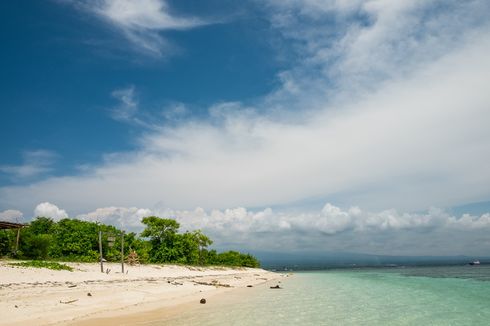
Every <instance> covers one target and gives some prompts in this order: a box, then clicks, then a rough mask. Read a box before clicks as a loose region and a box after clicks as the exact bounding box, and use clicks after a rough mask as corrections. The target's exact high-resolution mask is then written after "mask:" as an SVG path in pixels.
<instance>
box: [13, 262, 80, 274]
mask: <svg viewBox="0 0 490 326" xmlns="http://www.w3.org/2000/svg"><path fill="white" fill-rule="evenodd" d="M9 265H12V266H21V267H35V268H48V269H53V270H56V271H61V270H66V271H70V272H72V271H73V268H71V267H70V266H68V265H65V264H60V263H57V262H54V261H43V260H30V261H24V262H21V263H10V264H9Z"/></svg>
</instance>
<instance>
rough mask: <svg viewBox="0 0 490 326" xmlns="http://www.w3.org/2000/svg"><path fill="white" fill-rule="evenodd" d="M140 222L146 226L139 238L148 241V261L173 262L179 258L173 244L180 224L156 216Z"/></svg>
mask: <svg viewBox="0 0 490 326" xmlns="http://www.w3.org/2000/svg"><path fill="white" fill-rule="evenodd" d="M141 222H142V223H143V224H145V225H146V228H145V229H144V230H143V232H141V236H142V237H144V238H149V239H150V244H151V249H150V261H152V262H170V261H175V260H176V259H177V258H178V257H179V248H176V246H175V242H176V240H177V236H176V234H177V231H178V230H179V227H180V224H179V223H178V222H177V221H176V220H173V219H167V218H160V217H157V216H148V217H145V218H143V220H142V221H141Z"/></svg>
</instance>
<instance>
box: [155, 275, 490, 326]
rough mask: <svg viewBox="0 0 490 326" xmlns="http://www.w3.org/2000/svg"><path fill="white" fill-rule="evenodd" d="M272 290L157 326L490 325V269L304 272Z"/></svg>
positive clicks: (237, 294)
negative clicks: (279, 287) (280, 287)
mask: <svg viewBox="0 0 490 326" xmlns="http://www.w3.org/2000/svg"><path fill="white" fill-rule="evenodd" d="M269 285H270V284H268V285H267V286H265V285H264V286H259V287H255V288H250V289H240V290H237V291H232V292H230V293H229V294H226V295H224V296H221V297H219V298H216V300H215V301H214V299H211V300H210V301H209V302H208V304H206V305H202V306H200V307H199V308H197V309H192V310H189V311H188V312H183V313H181V314H179V315H178V316H174V317H173V318H171V319H170V320H168V319H167V320H165V321H161V322H158V323H153V325H490V266H474V267H472V266H441V267H407V268H376V269H342V270H329V271H321V272H300V273H295V274H294V275H293V276H291V277H288V278H285V279H282V280H281V286H282V287H283V289H280V290H272V289H270V288H269ZM246 291H250V292H251V293H246Z"/></svg>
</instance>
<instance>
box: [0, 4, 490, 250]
mask: <svg viewBox="0 0 490 326" xmlns="http://www.w3.org/2000/svg"><path fill="white" fill-rule="evenodd" d="M97 3H98V6H97V7H95V11H96V12H97V14H99V15H101V16H103V17H104V19H106V20H107V21H108V22H109V23H110V24H112V25H114V26H116V27H117V28H118V29H119V30H121V31H122V32H123V34H124V35H125V36H126V37H127V39H128V40H129V41H130V42H131V43H132V44H133V45H135V46H138V47H141V48H143V49H146V50H147V51H150V52H153V53H156V54H157V55H161V54H162V53H163V52H162V51H164V49H165V47H164V46H163V43H164V41H165V39H164V38H162V36H161V35H160V34H159V31H164V30H167V29H187V28H192V27H197V26H200V24H201V23H202V22H200V21H199V20H197V19H192V18H190V19H187V18H186V19H181V18H175V17H173V16H169V15H170V14H169V12H170V11H168V10H167V9H168V7H167V6H166V4H167V2H165V1H157V0H147V1H142V2H141V3H139V4H136V3H135V2H131V3H130V2H128V1H123V0H118V1H116V0H113V1H100V2H97ZM262 10H263V14H264V15H265V16H266V17H267V19H268V22H269V24H270V28H271V29H273V30H274V31H275V32H277V34H278V35H280V37H279V38H280V39H281V42H279V43H281V44H280V45H275V46H277V53H278V56H280V55H281V54H282V53H281V52H282V51H283V50H284V49H285V48H286V47H287V50H288V51H287V52H288V56H287V57H286V58H282V60H286V61H287V62H288V65H287V67H286V68H284V69H283V70H282V71H281V72H279V73H278V74H277V76H276V79H277V82H278V86H277V87H275V88H274V89H273V90H272V91H271V92H269V93H268V94H266V95H265V96H262V97H260V98H257V99H254V100H247V99H237V101H233V102H230V101H220V100H219V99H217V100H216V101H215V103H214V104H212V105H210V106H209V107H207V108H206V109H207V110H206V111H207V114H206V115H205V116H204V117H203V116H202V115H201V116H192V115H190V116H188V117H187V116H186V119H182V120H178V121H174V122H172V123H166V122H165V120H164V119H163V118H162V117H163V114H162V116H161V117H158V116H152V115H149V114H146V112H145V111H146V109H145V107H144V104H141V102H140V101H139V100H138V97H137V94H140V90H139V89H138V85H137V84H134V85H131V86H129V87H122V88H118V89H114V90H113V91H112V92H111V93H110V94H108V97H111V96H112V97H113V98H114V100H115V101H116V102H117V104H116V105H114V106H113V109H111V110H110V117H111V118H113V119H115V120H117V121H119V122H122V123H128V124H130V125H133V126H139V127H140V128H141V131H140V133H138V134H136V135H135V136H134V138H133V139H132V141H133V142H134V143H135V144H136V146H135V147H136V149H134V150H132V151H122V152H114V153H106V155H105V157H104V161H103V163H101V164H96V165H91V166H90V167H88V168H85V169H84V170H83V172H82V173H78V174H71V175H66V176H57V177H46V178H44V179H43V180H41V181H36V182H32V183H29V184H27V185H26V184H18V185H15V184H14V185H7V186H3V187H1V188H0V209H4V210H8V209H9V210H18V211H19V212H23V213H24V214H26V212H29V211H30V210H32V207H35V205H37V204H38V203H46V202H51V203H57V205H60V207H63V208H64V209H66V210H67V211H68V212H73V214H74V216H80V218H83V219H89V220H93V219H96V218H100V217H104V216H107V220H108V221H112V222H114V223H116V222H117V223H120V225H121V226H123V227H128V228H133V227H136V225H137V224H138V223H139V219H140V218H141V217H142V216H143V215H145V214H148V213H150V212H153V213H155V214H156V213H162V214H164V215H166V216H175V217H176V218H178V219H179V220H181V221H182V223H183V225H185V226H186V227H187V225H189V227H193V228H203V229H204V230H209V232H210V233H211V235H213V236H215V237H218V238H219V239H220V241H221V243H230V244H233V242H234V241H238V242H237V245H239V244H243V243H246V239H253V241H254V242H255V243H256V246H262V245H264V246H265V245H267V246H274V245H276V246H277V247H278V248H293V249H294V248H297V249H300V248H309V247H312V248H313V247H314V246H315V245H317V246H319V245H324V246H325V247H326V248H335V249H337V250H351V249H353V248H366V250H369V251H370V252H377V250H378V251H379V252H385V251H387V250H388V249H386V248H385V247H384V246H383V243H384V242H386V243H391V244H392V245H391V246H390V249H389V250H391V251H392V252H397V253H404V252H405V253H408V252H424V250H426V251H427V252H434V253H450V252H451V253H456V252H458V253H465V252H470V251H472V250H475V252H476V251H479V252H480V251H481V252H484V251H485V250H488V249H489V248H490V244H489V242H488V240H485V239H484V238H483V237H482V235H483V231H484V230H487V228H488V223H489V215H488V214H482V215H480V216H471V215H463V216H461V217H455V216H451V215H448V214H447V213H445V212H444V211H443V210H440V209H429V210H428V211H427V213H424V214H418V213H413V212H417V211H425V210H427V208H429V207H443V208H448V207H452V206H457V205H463V204H466V203H473V202H481V201H488V200H489V199H490V188H489V187H488V185H489V184H490V172H489V169H488V162H489V161H490V128H488V122H489V121H490V92H488V86H487V85H490V56H488V53H490V23H489V22H488V19H487V18H486V16H485V13H487V12H488V11H489V10H490V4H489V3H488V1H482V0H476V1H471V2H464V3H462V2H460V1H437V0H434V1H408V0H403V1H396V2H394V1H388V0H371V1H357V0H350V1H324V2H322V1H311V0H287V1H275V0H269V1H266V4H265V5H264V7H263V8H262ZM276 43H277V42H276ZM283 52H285V51H283ZM237 78H239V77H237ZM141 92H144V90H142V91H141ZM11 168H12V167H11ZM312 200H314V201H316V202H321V203H328V202H338V203H340V204H339V205H341V206H345V207H352V208H350V209H347V210H342V209H340V208H338V207H336V206H333V205H331V204H326V205H325V206H324V208H323V209H322V211H321V212H320V213H318V212H317V213H307V212H308V211H311V209H310V207H306V208H304V206H307V203H309V202H311V201H312ZM358 206H359V207H363V208H364V209H366V211H364V210H360V209H358V208H357V207H358ZM136 207H138V208H136ZM141 207H144V208H141ZM162 207H163V208H162ZM195 207H202V208H200V209H196V210H193V209H194V208H195ZM233 207H235V208H233ZM236 207H241V208H236ZM267 207H274V211H273V210H272V209H270V208H267ZM276 207H278V208H279V209H278V212H281V213H275V211H276V209H275V208H276ZM288 207H292V209H290V210H289V209H288ZM40 209H41V208H40ZM249 209H253V210H254V211H257V212H256V213H253V212H251V211H249ZM295 209H296V212H294V211H295ZM50 210H53V212H55V213H56V214H57V215H56V216H58V217H62V216H64V214H66V212H65V211H64V210H60V209H58V208H57V207H56V209H55V207H52V206H49V205H45V206H44V207H42V212H48V213H49V212H50ZM298 210H299V211H301V210H304V212H300V213H297V211H298ZM87 211H92V212H91V213H86V212H87ZM208 211H210V212H211V213H207V212H208ZM63 212H65V213H63ZM370 212H378V213H370ZM398 212H407V213H398ZM172 214H174V215H172ZM228 231H229V232H230V233H228ZM429 231H430V232H431V233H430V234H431V235H432V236H431V237H430V238H428V237H424V235H425V234H427V233H426V232H429ZM240 232H241V233H240ZM236 234H242V235H243V238H242V239H240V237H239V236H233V235H236ZM300 235H303V237H301V236H300ZM247 237H249V238H247ZM269 237H272V238H273V239H274V241H272V240H270V238H269ZM460 238H461V239H460ZM449 239H459V240H460V241H461V242H460V243H459V244H457V243H453V242H454V241H449ZM438 241H439V242H438ZM477 241H480V242H477ZM410 242H412V243H415V242H417V246H418V247H417V248H409V243H410ZM419 242H420V243H419ZM238 243H239V244H238ZM476 243H479V245H477V246H476V248H473V247H472V246H473V245H475V244H476ZM444 246H446V247H444ZM410 250H412V251H410ZM451 250H453V251H451Z"/></svg>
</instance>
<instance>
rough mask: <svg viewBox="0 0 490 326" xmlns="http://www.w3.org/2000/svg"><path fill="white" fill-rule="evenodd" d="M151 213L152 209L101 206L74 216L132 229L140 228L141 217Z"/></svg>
mask: <svg viewBox="0 0 490 326" xmlns="http://www.w3.org/2000/svg"><path fill="white" fill-rule="evenodd" d="M151 215H152V211H151V210H149V209H146V208H136V207H130V208H126V207H103V208H97V209H96V210H95V211H93V212H90V213H87V214H80V215H78V216H77V217H76V218H77V219H80V220H86V221H92V222H101V223H104V224H110V225H115V226H117V227H121V228H123V229H130V230H134V229H141V226H142V224H141V219H142V218H143V217H146V216H151Z"/></svg>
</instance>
